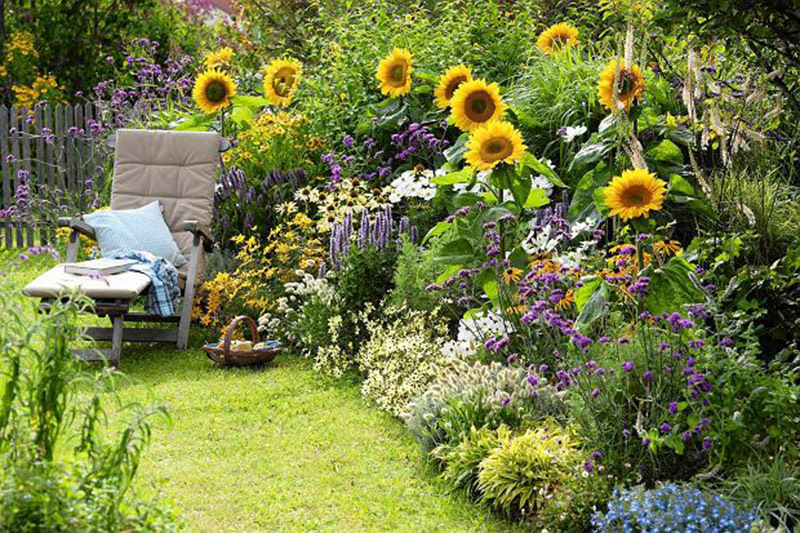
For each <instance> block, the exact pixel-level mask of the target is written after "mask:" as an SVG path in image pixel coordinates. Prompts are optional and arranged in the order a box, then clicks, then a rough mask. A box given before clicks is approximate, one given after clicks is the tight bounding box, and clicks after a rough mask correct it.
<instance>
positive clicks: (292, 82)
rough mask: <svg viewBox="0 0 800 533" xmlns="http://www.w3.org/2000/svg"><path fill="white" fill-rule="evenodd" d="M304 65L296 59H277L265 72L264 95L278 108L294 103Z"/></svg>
mask: <svg viewBox="0 0 800 533" xmlns="http://www.w3.org/2000/svg"><path fill="white" fill-rule="evenodd" d="M301 71H302V65H301V64H300V62H299V61H297V60H296V59H288V58H284V59H276V60H274V61H273V62H272V63H270V64H269V66H267V69H266V71H265V72H264V95H265V96H266V97H267V99H268V100H269V101H270V102H271V103H272V105H277V106H287V105H289V104H290V103H292V98H294V93H295V91H297V87H298V86H299V85H300V76H301Z"/></svg>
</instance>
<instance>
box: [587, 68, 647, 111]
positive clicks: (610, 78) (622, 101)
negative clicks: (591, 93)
mask: <svg viewBox="0 0 800 533" xmlns="http://www.w3.org/2000/svg"><path fill="white" fill-rule="evenodd" d="M615 84H616V91H615V89H614V88H615ZM597 89H598V92H599V93H600V103H602V104H603V105H604V106H606V108H608V110H609V111H611V112H612V113H619V112H620V109H621V108H622V107H624V108H625V111H630V109H631V104H633V102H634V101H636V100H638V99H639V97H641V96H642V93H643V92H644V77H643V76H642V71H641V70H640V69H639V67H638V66H637V65H631V66H630V68H628V67H626V66H625V60H624V59H620V60H619V62H617V60H616V59H612V60H611V61H610V62H609V63H608V64H607V65H606V68H604V69H603V72H601V73H600V83H599V84H598V86H597ZM615 92H616V98H615V94H614V93H615Z"/></svg>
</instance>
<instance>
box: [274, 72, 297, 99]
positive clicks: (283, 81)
mask: <svg viewBox="0 0 800 533" xmlns="http://www.w3.org/2000/svg"><path fill="white" fill-rule="evenodd" d="M294 80H295V71H294V70H293V69H290V68H282V69H280V70H279V71H278V72H277V73H276V74H275V81H273V82H272V88H273V89H275V92H276V93H277V94H278V96H287V95H288V94H289V93H290V92H291V90H292V87H293V86H294Z"/></svg>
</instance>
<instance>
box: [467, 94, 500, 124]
mask: <svg viewBox="0 0 800 533" xmlns="http://www.w3.org/2000/svg"><path fill="white" fill-rule="evenodd" d="M495 109H496V106H495V104H494V99H493V98H492V95H490V94H489V93H488V92H486V91H475V92H474V93H472V94H470V95H469V96H467V101H466V114H467V118H469V119H470V120H471V121H473V122H486V121H487V120H489V119H490V118H492V116H493V115H494V111H495Z"/></svg>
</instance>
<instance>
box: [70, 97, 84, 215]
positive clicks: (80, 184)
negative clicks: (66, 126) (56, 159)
mask: <svg viewBox="0 0 800 533" xmlns="http://www.w3.org/2000/svg"><path fill="white" fill-rule="evenodd" d="M72 112H73V113H74V120H75V127H76V128H78V129H79V130H80V129H84V126H85V122H84V121H83V107H81V106H80V105H77V106H75V107H74V108H73V109H72ZM82 137H83V136H76V137H74V143H75V153H74V154H73V155H74V156H75V162H74V165H73V169H74V170H75V186H76V187H77V188H78V194H79V196H78V205H79V206H80V210H81V213H83V212H84V210H85V209H86V182H85V181H83V176H82V174H83V172H81V170H82V169H83V168H84V158H83V148H84V140H83V138H82Z"/></svg>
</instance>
